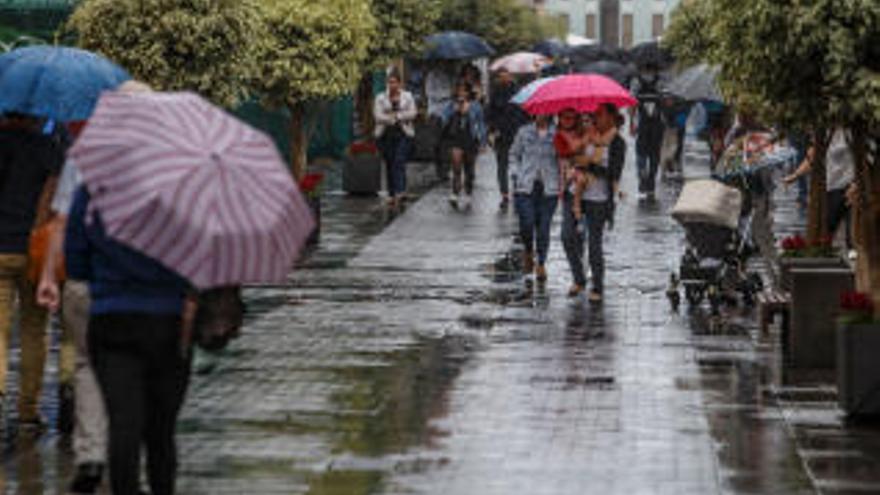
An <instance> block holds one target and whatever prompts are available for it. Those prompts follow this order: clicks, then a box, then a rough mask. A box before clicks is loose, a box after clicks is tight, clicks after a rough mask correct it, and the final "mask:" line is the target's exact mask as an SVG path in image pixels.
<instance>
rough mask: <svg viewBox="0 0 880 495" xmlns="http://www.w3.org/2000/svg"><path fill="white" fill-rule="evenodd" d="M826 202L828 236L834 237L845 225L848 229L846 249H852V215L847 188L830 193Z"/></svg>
mask: <svg viewBox="0 0 880 495" xmlns="http://www.w3.org/2000/svg"><path fill="white" fill-rule="evenodd" d="M825 202H826V203H827V208H828V212H827V214H828V235H830V236H832V237H834V234H836V233H837V229H838V228H840V224H841V223H843V224H844V228H845V229H846V247H847V249H852V245H853V242H852V229H851V228H850V222H851V220H850V218H851V215H850V211H849V206H848V205H847V204H846V188H843V189H834V190H833V191H828V192H827V196H826V199H825Z"/></svg>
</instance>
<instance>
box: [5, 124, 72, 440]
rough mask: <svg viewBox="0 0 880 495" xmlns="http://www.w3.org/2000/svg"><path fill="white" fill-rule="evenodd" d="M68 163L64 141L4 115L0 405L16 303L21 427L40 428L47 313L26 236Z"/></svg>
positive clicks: (39, 220) (45, 215)
mask: <svg viewBox="0 0 880 495" xmlns="http://www.w3.org/2000/svg"><path fill="white" fill-rule="evenodd" d="M63 162H64V153H63V151H62V148H61V144H60V143H59V142H58V140H57V139H54V138H53V136H52V135H50V134H47V133H44V132H42V131H41V129H40V122H39V120H37V119H35V118H32V117H28V116H25V115H6V116H4V117H2V118H0V405H2V399H3V397H4V395H5V391H6V383H7V380H6V373H7V369H8V362H7V354H8V352H7V342H9V333H10V332H11V330H12V319H13V314H12V313H13V310H14V309H15V301H16V300H17V301H18V314H19V321H20V325H19V342H20V345H21V366H20V371H19V373H20V374H19V382H20V388H19V394H18V418H19V427H20V428H21V429H22V430H26V431H30V432H33V433H39V432H41V431H42V430H43V429H44V427H45V424H44V421H43V419H42V418H41V417H40V414H39V399H40V395H41V391H42V387H43V371H44V368H45V365H46V355H47V350H48V349H47V346H46V320H47V312H46V310H45V309H43V308H41V307H40V306H38V305H37V303H36V298H35V291H36V287H35V286H34V282H35V281H33V280H30V279H29V278H28V276H27V269H28V239H29V238H30V233H31V230H32V229H33V228H34V226H35V225H36V224H37V223H42V222H43V221H45V219H47V218H48V211H49V208H48V206H49V200H50V199H51V195H52V193H53V191H54V185H55V183H56V182H57V175H58V172H59V171H60V169H61V165H62V163H63Z"/></svg>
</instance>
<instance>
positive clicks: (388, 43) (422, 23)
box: [366, 0, 440, 69]
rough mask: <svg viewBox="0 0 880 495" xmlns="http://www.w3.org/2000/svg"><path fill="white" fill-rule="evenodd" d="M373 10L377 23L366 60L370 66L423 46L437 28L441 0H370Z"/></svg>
mask: <svg viewBox="0 0 880 495" xmlns="http://www.w3.org/2000/svg"><path fill="white" fill-rule="evenodd" d="M372 12H373V17H375V19H376V22H377V23H378V25H377V29H376V31H375V36H374V37H373V40H372V41H371V43H370V47H369V50H368V52H367V58H366V60H367V64H368V65H369V68H370V69H373V68H375V69H381V68H384V67H385V66H387V65H388V64H390V63H391V62H392V61H394V59H397V58H400V57H405V56H407V55H412V54H416V53H418V52H419V51H421V50H422V48H423V44H424V39H425V37H426V36H428V35H429V34H431V33H433V32H434V31H435V29H436V24H437V19H438V18H439V17H440V0H372Z"/></svg>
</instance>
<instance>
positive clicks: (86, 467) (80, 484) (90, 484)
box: [70, 462, 104, 495]
mask: <svg viewBox="0 0 880 495" xmlns="http://www.w3.org/2000/svg"><path fill="white" fill-rule="evenodd" d="M103 476H104V465H103V464H101V463H97V462H86V463H84V464H80V465H79V466H77V468H76V476H75V477H74V478H73V481H71V482H70V492H71V493H75V494H83V495H86V494H88V495H91V494H93V493H95V491H97V489H98V486H100V485H101V478H102V477H103Z"/></svg>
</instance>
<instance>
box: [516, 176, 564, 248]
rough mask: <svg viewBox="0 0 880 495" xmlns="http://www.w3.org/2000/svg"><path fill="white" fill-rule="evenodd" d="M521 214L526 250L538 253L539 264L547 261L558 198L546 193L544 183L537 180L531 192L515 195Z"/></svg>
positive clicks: (521, 228)
mask: <svg viewBox="0 0 880 495" xmlns="http://www.w3.org/2000/svg"><path fill="white" fill-rule="evenodd" d="M514 202H515V207H516V213H517V215H519V235H520V238H521V239H522V242H523V245H525V247H526V251H528V252H532V253H533V252H535V251H536V250H537V253H538V264H539V265H544V264H545V263H546V262H547V252H548V251H549V249H550V226H551V224H552V223H553V214H554V213H555V212H556V205H557V203H558V199H557V197H556V196H555V195H553V196H548V195H546V194H544V185H543V184H541V183H540V182H535V187H534V189H533V190H532V193H531V194H524V193H517V194H516V195H515V197H514Z"/></svg>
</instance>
